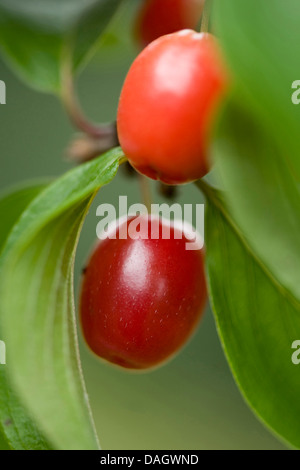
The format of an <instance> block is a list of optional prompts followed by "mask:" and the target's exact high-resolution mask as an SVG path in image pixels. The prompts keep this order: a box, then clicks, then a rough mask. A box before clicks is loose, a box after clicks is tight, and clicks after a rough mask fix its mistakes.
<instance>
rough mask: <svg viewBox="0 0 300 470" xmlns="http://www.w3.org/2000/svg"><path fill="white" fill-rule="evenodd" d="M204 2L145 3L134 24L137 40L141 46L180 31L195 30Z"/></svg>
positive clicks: (150, 0)
mask: <svg viewBox="0 0 300 470" xmlns="http://www.w3.org/2000/svg"><path fill="white" fill-rule="evenodd" d="M203 4H204V0H148V1H145V2H144V4H143V6H142V8H141V10H140V12H139V15H138V17H137V23H136V33H137V37H138V40H139V41H140V42H141V44H142V45H143V46H146V45H147V44H149V43H150V42H152V41H154V40H155V39H157V38H159V37H160V36H164V35H165V34H171V33H175V32H176V31H180V30H181V29H195V28H196V27H197V23H198V22H199V20H200V18H201V13H202V10H203Z"/></svg>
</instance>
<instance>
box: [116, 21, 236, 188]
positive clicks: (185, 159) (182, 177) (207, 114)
mask: <svg viewBox="0 0 300 470" xmlns="http://www.w3.org/2000/svg"><path fill="white" fill-rule="evenodd" d="M226 88H227V74H226V71H225V67H224V65H223V61H222V58H221V55H220V52H219V49H218V45H217V43H216V40H215V39H214V37H213V36H211V35H210V34H208V33H195V32H194V31H191V30H184V31H180V32H178V33H174V34H170V35H167V36H163V37H161V38H159V39H157V40H156V41H154V42H153V43H151V44H150V45H149V46H148V47H146V48H145V49H144V50H143V51H142V52H141V54H140V55H139V56H138V57H137V58H136V59H135V61H134V62H133V64H132V66H131V68H130V70H129V72H128V75H127V77H126V79H125V83H124V85H123V89H122V92H121V96H120V102H119V108H118V116H117V127H118V136H119V141H120V144H121V147H122V149H123V151H124V153H125V155H126V156H127V158H128V160H129V162H130V163H131V164H132V166H133V167H134V168H135V169H136V170H137V171H139V172H140V173H142V174H144V175H146V176H149V177H150V178H152V179H159V180H161V181H162V182H165V183H167V184H182V183H187V182H190V181H193V180H196V179H199V178H201V177H202V176H204V175H205V174H206V173H207V172H208V171H209V169H210V165H209V161H208V160H209V159H208V146H209V138H210V134H211V129H212V125H213V119H214V117H215V113H216V110H217V108H218V106H219V104H220V101H221V98H222V96H223V94H224V92H225V90H226Z"/></svg>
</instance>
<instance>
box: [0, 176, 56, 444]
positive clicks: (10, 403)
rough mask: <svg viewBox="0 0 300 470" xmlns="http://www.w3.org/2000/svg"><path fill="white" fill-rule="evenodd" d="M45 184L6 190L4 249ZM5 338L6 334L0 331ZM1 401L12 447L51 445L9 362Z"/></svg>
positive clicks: (1, 377) (0, 376)
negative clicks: (12, 378) (18, 392)
mask: <svg viewBox="0 0 300 470" xmlns="http://www.w3.org/2000/svg"><path fill="white" fill-rule="evenodd" d="M44 187H45V183H35V184H32V185H27V186H25V187H22V188H18V189H16V190H14V191H12V192H9V193H7V194H5V195H4V196H3V197H2V198H1V199H0V214H1V232H0V252H1V251H2V249H3V247H4V244H5V241H6V239H7V237H8V235H9V232H10V231H11V229H12V227H13V226H14V224H15V223H16V222H17V220H18V219H19V217H20V216H21V214H22V212H23V211H24V210H25V208H26V207H27V206H28V205H29V203H30V202H31V201H32V200H33V199H34V198H35V197H36V196H37V195H38V194H39V193H40V192H41V191H42V189H44ZM1 338H3V335H2V334H1V331H0V339H1ZM0 403H1V406H0V430H1V434H3V439H4V442H6V443H7V445H8V446H9V447H11V448H13V449H16V450H44V449H49V448H50V447H49V446H48V444H47V443H46V441H45V439H44V437H43V436H42V435H41V434H40V433H39V431H38V429H37V427H36V425H35V423H34V422H33V421H32V420H31V419H30V418H29V416H28V414H27V412H26V411H25V410H24V408H23V406H22V405H21V404H20V402H19V400H18V398H17V397H16V396H15V393H14V392H13V390H12V388H11V386H10V384H9V382H8V379H7V373H6V365H0Z"/></svg>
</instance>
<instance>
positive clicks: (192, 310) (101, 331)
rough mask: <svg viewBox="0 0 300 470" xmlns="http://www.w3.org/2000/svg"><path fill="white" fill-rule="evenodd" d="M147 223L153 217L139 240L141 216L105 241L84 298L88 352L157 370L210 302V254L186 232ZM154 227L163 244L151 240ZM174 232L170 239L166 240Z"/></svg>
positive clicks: (87, 275) (91, 266) (129, 365)
mask: <svg viewBox="0 0 300 470" xmlns="http://www.w3.org/2000/svg"><path fill="white" fill-rule="evenodd" d="M140 217H143V218H145V217H146V219H143V220H144V223H141V224H140V225H139V231H138V234H137V235H136V236H134V237H133V238H130V237H129V235H130V224H131V223H132V222H134V223H137V222H138V221H137V217H133V218H129V219H127V220H125V221H124V222H123V223H121V224H120V225H119V226H118V228H117V230H116V232H115V239H112V238H106V239H105V240H102V241H100V242H99V243H98V245H97V246H96V248H95V250H94V251H93V253H92V255H91V257H90V260H89V263H88V266H87V269H86V270H85V273H84V277H83V282H82V289H81V298H80V317H81V325H82V330H83V334H84V337H85V340H86V342H87V344H88V346H89V347H90V349H91V350H92V351H93V352H94V353H95V354H96V355H97V356H99V357H101V358H103V359H105V360H106V361H109V362H111V363H113V364H116V365H118V366H121V367H124V368H127V369H148V368H152V367H154V366H157V365H159V364H161V363H163V362H164V361H166V360H167V359H169V358H170V357H171V356H172V355H174V353H175V352H177V351H178V350H179V349H180V348H181V347H182V346H183V345H184V344H185V343H186V342H187V340H188V339H189V338H190V336H191V334H192V333H193V331H194V330H195V328H196V326H197V324H198V322H199V319H200V317H201V316H202V314H203V311H204V307H205V303H206V299H207V293H206V286H205V277H204V266H203V253H202V250H200V249H196V250H187V249H186V243H188V241H189V237H187V236H186V235H187V232H186V231H182V230H181V228H176V226H174V225H171V224H170V223H169V224H168V223H167V222H165V221H162V220H161V219H154V218H151V217H148V216H140ZM153 224H156V230H157V233H158V234H159V236H158V238H157V237H156V238H154V237H152V238H151V236H150V235H151V233H153V232H151V231H152V230H153ZM166 227H167V228H169V230H170V237H169V238H163V235H162V234H163V229H165V228H166ZM124 230H125V235H126V238H125V237H124V236H122V237H123V238H121V237H120V236H119V234H120V231H122V233H123V234H124ZM149 234H150V235H149Z"/></svg>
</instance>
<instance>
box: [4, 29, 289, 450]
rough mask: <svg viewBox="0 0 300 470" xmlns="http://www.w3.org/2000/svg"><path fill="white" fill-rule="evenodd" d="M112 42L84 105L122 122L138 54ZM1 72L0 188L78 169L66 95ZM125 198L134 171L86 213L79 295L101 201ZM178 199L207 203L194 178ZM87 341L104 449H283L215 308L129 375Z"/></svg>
mask: <svg viewBox="0 0 300 470" xmlns="http://www.w3.org/2000/svg"><path fill="white" fill-rule="evenodd" d="M107 39H109V42H110V46H108V47H107V48H106V49H105V50H104V52H99V53H98V54H97V55H96V56H95V57H94V59H93V60H92V62H91V63H90V64H89V66H88V67H87V69H86V70H85V72H84V73H83V74H82V75H81V77H80V80H79V82H78V93H79V96H80V100H81V103H82V105H83V108H84V109H85V111H86V112H87V114H88V115H89V116H90V117H91V118H92V119H94V120H98V121H109V120H112V119H114V117H115V114H116V108H117V101H118V96H119V92H120V89H121V85H122V82H123V79H124V77H125V74H126V71H127V69H128V67H129V64H130V63H131V61H132V59H133V57H134V54H135V53H136V51H135V50H133V49H132V48H130V47H129V44H128V43H126V41H125V42H124V44H123V48H122V49H120V48H119V54H118V55H116V53H115V50H116V48H114V47H113V43H114V37H113V36H108V37H107ZM0 79H1V80H4V81H5V83H6V86H7V104H6V105H5V106H4V105H2V106H0V152H1V153H0V154H1V157H0V158H1V172H0V187H1V189H2V190H3V189H5V188H7V187H9V186H10V185H15V184H16V183H18V182H21V181H24V180H34V179H37V178H40V177H45V176H58V175H60V174H62V173H63V172H64V171H66V170H68V169H69V168H71V164H70V163H69V162H68V161H67V160H66V158H65V149H66V147H67V145H68V144H69V142H70V140H71V137H72V135H73V132H74V131H73V129H72V128H71V126H70V124H69V121H68V118H67V116H66V114H65V113H64V111H63V109H62V107H61V105H60V103H59V101H58V100H57V99H56V98H54V97H52V96H48V95H44V94H39V93H37V92H34V91H32V90H30V89H29V88H28V87H26V86H25V85H23V83H22V82H21V81H19V80H18V79H17V78H16V77H15V75H13V74H12V73H11V71H10V70H9V69H8V68H7V67H6V65H5V64H3V63H2V62H0ZM152 188H153V194H154V197H155V200H156V202H159V201H161V197H160V196H159V195H158V193H157V191H156V187H155V186H153V187H152ZM119 195H128V197H129V203H134V202H138V201H140V196H139V191H138V184H137V182H136V180H134V179H132V178H128V177H126V176H125V174H124V172H123V171H122V169H121V170H120V171H119V174H118V175H117V177H116V179H115V180H114V181H113V182H112V183H111V184H110V185H109V186H107V187H105V188H103V189H102V190H101V192H100V193H99V195H98V197H97V199H96V201H95V202H94V204H93V206H92V208H91V210H90V213H89V215H88V217H87V220H86V223H85V226H84V229H83V233H82V236H81V239H80V244H79V249H78V254H77V262H76V273H75V274H76V276H75V280H76V292H78V285H79V282H80V271H81V268H82V267H83V265H84V262H85V259H86V256H87V254H88V253H89V251H90V247H91V245H92V243H93V242H94V241H95V237H96V224H97V221H98V219H97V218H96V213H95V208H96V206H97V205H98V204H99V203H100V202H110V203H114V204H116V205H117V202H118V196H119ZM179 201H180V202H185V203H188V202H193V203H197V202H198V203H199V202H201V201H202V200H201V195H200V193H199V192H198V190H197V189H196V188H194V187H193V186H192V185H190V186H185V187H183V188H181V189H180V194H179ZM1 339H3V340H5V338H1ZM80 348H81V357H82V362H83V370H84V375H85V378H86V383H87V389H88V392H89V395H90V400H91V405H92V409H93V413H94V418H95V422H96V427H97V430H98V434H99V438H100V443H101V445H102V447H103V448H104V449H284V448H285V447H284V445H283V444H281V443H280V442H279V441H277V439H276V438H275V437H273V436H272V435H271V434H270V433H269V432H268V431H267V430H266V429H265V428H264V427H263V425H262V424H261V423H260V422H259V421H258V420H257V419H256V417H255V416H254V415H253V414H252V412H251V411H250V410H249V409H248V407H247V405H246V404H245V403H244V401H243V398H242V397H241V395H240V392H239V391H238V389H237V387H236V385H235V383H234V380H233V378H232V376H231V373H230V371H229V368H228V365H227V363H226V360H225V357H224V354H223V352H222V348H221V345H220V341H219V339H218V336H217V332H216V328H215V324H214V320H213V316H212V313H211V310H210V308H209V307H208V308H207V311H206V314H205V317H204V320H203V321H202V324H201V327H200V328H199V330H198V332H197V333H196V334H195V336H194V337H193V339H192V340H191V341H190V343H189V344H188V345H187V347H186V348H185V349H184V350H183V351H182V352H181V353H180V354H179V355H178V356H177V357H176V358H175V359H173V360H172V361H171V362H170V363H168V364H167V365H165V366H164V367H162V368H161V369H158V370H156V371H153V372H151V373H147V374H131V373H128V372H122V371H120V370H118V369H115V368H113V367H111V366H109V365H106V364H103V363H102V362H100V361H99V360H98V359H97V358H95V357H94V356H93V355H92V354H91V353H90V352H89V351H88V350H87V348H86V347H85V345H84V344H83V342H82V340H81V339H80ZM7 367H9V363H8V364H7ZM0 446H1V442H0ZM1 448H4V447H3V446H2V447H1Z"/></svg>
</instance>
